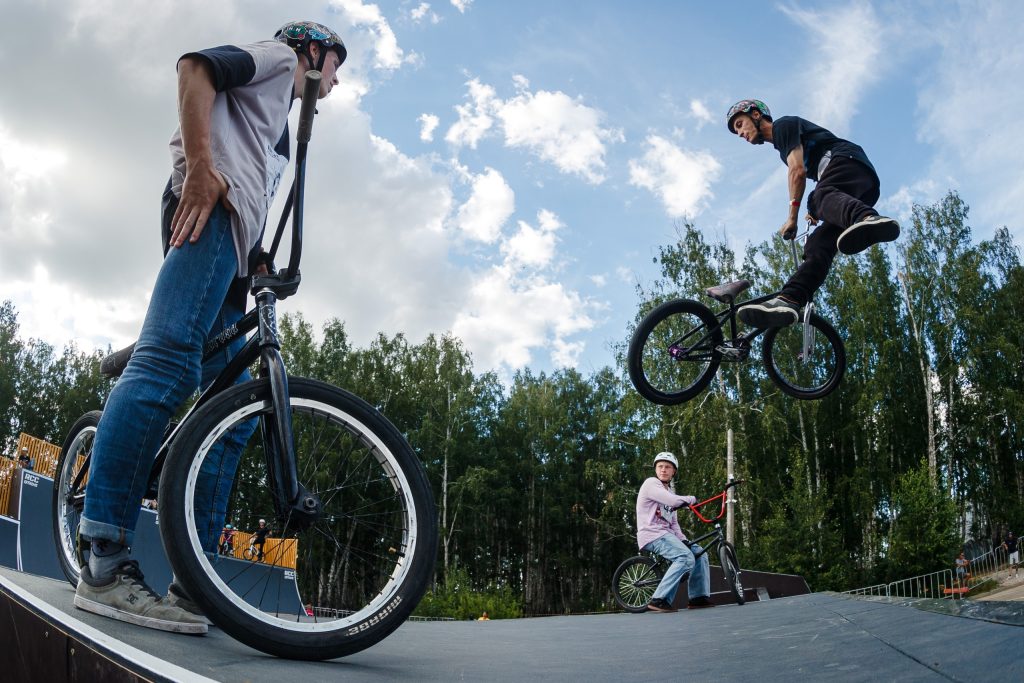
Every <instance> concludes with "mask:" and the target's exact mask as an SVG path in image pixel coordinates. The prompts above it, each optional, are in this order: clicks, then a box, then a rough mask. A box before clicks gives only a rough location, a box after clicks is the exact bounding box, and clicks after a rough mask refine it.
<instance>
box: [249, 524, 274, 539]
mask: <svg viewBox="0 0 1024 683" xmlns="http://www.w3.org/2000/svg"><path fill="white" fill-rule="evenodd" d="M269 533H270V527H269V526H265V527H263V528H257V529H256V531H254V532H252V535H253V540H255V541H256V542H258V543H262V542H263V541H265V540H267V534H269Z"/></svg>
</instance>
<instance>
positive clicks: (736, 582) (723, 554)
mask: <svg viewBox="0 0 1024 683" xmlns="http://www.w3.org/2000/svg"><path fill="white" fill-rule="evenodd" d="M718 561H719V562H720V563H721V565H722V572H723V573H724V574H725V581H726V583H728V584H729V590H730V591H732V596H733V597H734V598H736V603H737V604H739V605H742V604H743V603H744V602H746V601H747V599H746V597H745V596H744V595H743V583H742V582H741V581H740V563H739V562H738V561H737V560H736V550H735V548H733V547H732V544H731V543H729V542H728V541H722V544H721V545H720V546H718Z"/></svg>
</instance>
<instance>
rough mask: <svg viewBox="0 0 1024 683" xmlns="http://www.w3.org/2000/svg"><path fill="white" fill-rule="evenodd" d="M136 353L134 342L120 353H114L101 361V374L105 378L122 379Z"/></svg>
mask: <svg viewBox="0 0 1024 683" xmlns="http://www.w3.org/2000/svg"><path fill="white" fill-rule="evenodd" d="M134 352H135V343H134V342H132V345H131V346H126V347H124V348H123V349H121V350H120V351H114V352H113V353H112V354H110V355H109V356H107V357H106V358H104V359H103V360H101V361H100V374H101V375H103V376H104V377H120V376H121V373H122V372H124V369H125V368H126V367H127V366H128V361H129V359H131V357H132V353H134Z"/></svg>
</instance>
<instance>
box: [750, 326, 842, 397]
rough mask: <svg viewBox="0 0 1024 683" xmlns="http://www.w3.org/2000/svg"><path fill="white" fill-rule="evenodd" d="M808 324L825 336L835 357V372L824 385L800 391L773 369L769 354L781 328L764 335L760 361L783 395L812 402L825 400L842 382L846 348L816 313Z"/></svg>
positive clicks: (832, 328) (832, 329) (768, 331)
mask: <svg viewBox="0 0 1024 683" xmlns="http://www.w3.org/2000/svg"><path fill="white" fill-rule="evenodd" d="M810 322H811V326H812V327H814V328H815V329H816V330H818V331H819V332H821V334H823V335H824V336H825V339H826V340H828V342H829V348H830V349H832V351H833V355H834V357H835V363H836V367H835V370H834V371H833V372H832V374H831V375H830V376H829V377H828V379H827V380H826V381H825V383H824V384H822V385H820V386H818V387H816V388H814V389H800V388H798V387H795V386H793V385H792V384H790V383H789V382H787V381H786V380H785V379H784V378H783V377H782V375H781V374H780V373H779V371H778V369H777V368H776V367H775V363H773V362H772V356H771V353H772V349H773V348H774V345H775V339H776V337H777V336H778V334H779V331H780V330H781V329H783V328H780V327H772V328H769V329H768V330H767V331H766V332H765V333H764V344H763V346H762V359H763V361H764V368H765V371H766V372H767V373H768V377H769V378H770V379H771V380H772V382H774V383H775V385H776V386H778V387H779V389H781V390H782V391H783V392H784V393H786V394H788V395H789V396H792V397H793V398H797V399H800V400H803V401H813V400H817V399H822V398H825V397H826V396H828V395H829V394H831V393H832V392H833V391H835V390H836V389H838V388H839V385H840V384H841V383H842V381H843V375H844V374H846V346H845V345H844V344H843V339H842V337H840V336H839V333H838V332H836V329H835V328H834V327H832V325H831V324H830V323H829V322H828V321H827V320H825V319H824V318H822V317H821V316H820V315H818V314H817V313H812V314H811V320H810Z"/></svg>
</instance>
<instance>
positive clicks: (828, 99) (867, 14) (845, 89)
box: [781, 2, 885, 135]
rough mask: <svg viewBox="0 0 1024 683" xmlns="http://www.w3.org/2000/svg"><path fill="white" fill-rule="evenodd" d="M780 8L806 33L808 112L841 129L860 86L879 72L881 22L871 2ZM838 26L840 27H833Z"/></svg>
mask: <svg viewBox="0 0 1024 683" xmlns="http://www.w3.org/2000/svg"><path fill="white" fill-rule="evenodd" d="M781 10H782V11H783V12H784V13H785V14H786V15H787V16H789V18H790V19H792V20H793V21H794V22H796V23H797V24H798V25H799V26H801V27H802V28H804V29H806V30H807V32H808V34H809V40H808V44H809V46H810V48H811V58H810V59H809V60H808V66H807V69H806V74H807V75H806V79H807V85H806V87H805V88H804V91H805V92H807V93H810V95H809V97H810V101H809V102H808V103H807V111H808V114H807V116H808V117H809V118H811V119H812V120H814V121H828V122H829V124H828V128H829V129H830V130H832V131H834V132H835V133H836V134H838V135H843V132H844V131H845V130H846V129H848V127H849V124H850V121H851V120H852V119H853V116H854V115H855V114H856V113H857V104H858V102H859V101H860V99H861V97H862V96H863V94H864V91H865V90H866V89H867V88H868V87H869V86H870V85H872V84H873V83H875V82H876V81H877V80H878V78H879V76H880V75H881V73H882V72H883V67H884V66H885V63H884V61H883V59H882V56H883V52H882V46H883V45H884V43H885V41H884V39H883V38H882V34H883V30H882V28H883V27H882V24H881V23H880V22H879V21H878V18H877V17H876V15H875V10H874V8H873V7H872V6H871V5H870V4H868V3H864V2H861V3H854V4H848V5H847V4H844V5H842V6H839V7H836V8H835V9H828V10H822V11H813V10H803V9H798V8H796V7H795V6H794V7H787V6H781ZM838 26H841V27H842V30H838V31H837V30H836V27H838Z"/></svg>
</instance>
